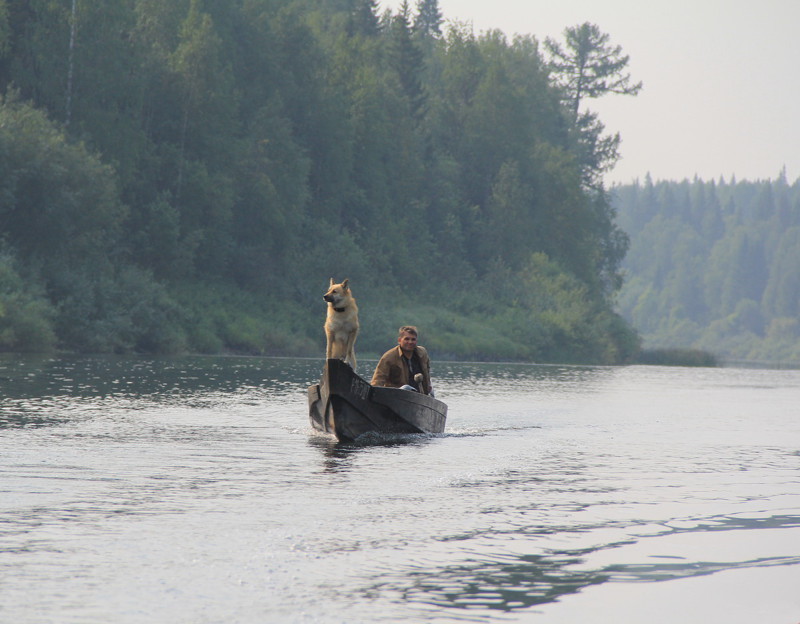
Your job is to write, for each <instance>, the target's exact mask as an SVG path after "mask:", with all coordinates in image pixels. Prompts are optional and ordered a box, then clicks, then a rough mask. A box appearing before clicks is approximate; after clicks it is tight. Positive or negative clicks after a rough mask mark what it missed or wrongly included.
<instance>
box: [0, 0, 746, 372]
mask: <svg viewBox="0 0 800 624" xmlns="http://www.w3.org/2000/svg"><path fill="white" fill-rule="evenodd" d="M564 34H565V39H564V41H563V42H560V41H556V40H550V39H548V40H547V41H545V42H540V41H538V40H537V39H535V38H534V37H532V36H515V37H514V38H512V39H509V38H507V37H506V36H505V35H504V34H502V33H500V32H496V31H490V32H483V33H478V34H476V33H475V32H473V30H472V28H471V27H469V26H467V25H462V24H458V23H452V22H447V21H446V20H445V18H444V16H443V15H442V13H441V11H440V10H439V6H438V3H437V1H436V0H420V2H419V3H418V4H417V5H416V6H415V7H413V8H412V7H409V5H408V4H407V3H406V4H404V5H403V6H402V8H401V9H400V10H399V11H397V12H396V13H391V12H383V13H380V12H379V7H378V5H377V4H376V2H374V1H373V0H170V2H163V1H162V0H94V1H92V2H89V1H88V0H0V93H2V100H0V232H2V236H1V237H0V350H3V351H8V352H26V351H36V352H47V351H55V350H60V351H70V352H84V353H134V352H140V353H164V354H172V353H187V352H191V353H243V354H266V355H300V356H317V355H319V354H320V353H323V352H324V351H323V349H324V335H323V332H322V323H323V320H324V314H325V304H324V302H323V301H322V294H323V293H324V291H325V289H326V288H327V285H328V280H329V278H331V277H334V278H336V279H337V280H341V279H344V278H349V280H350V283H351V285H352V287H353V292H354V295H355V296H356V298H357V299H358V302H359V307H360V309H361V326H362V329H361V334H360V336H359V340H358V343H357V348H358V350H359V351H360V352H363V353H366V354H369V353H373V354H378V353H380V352H382V351H383V350H385V349H386V348H387V347H388V346H391V344H393V343H394V341H395V337H396V328H397V327H398V326H400V325H401V324H406V323H411V324H415V325H417V326H419V327H420V331H421V337H420V338H421V342H422V344H425V345H426V346H428V348H429V349H430V350H431V351H432V353H433V355H434V357H439V358H461V359H465V358H466V359H503V360H519V361H548V362H602V363H619V362H625V361H629V360H630V359H631V358H632V357H634V356H635V354H636V352H637V350H638V348H639V337H638V335H637V333H636V331H634V330H633V329H632V327H631V326H630V324H629V323H628V322H626V321H625V320H624V319H623V318H622V317H621V316H620V315H619V314H618V313H617V312H616V311H615V305H616V298H617V295H618V293H619V289H620V287H621V285H622V272H621V263H622V260H623V258H624V256H625V253H626V251H627V249H628V245H629V240H628V236H627V235H626V234H625V232H624V231H623V230H622V229H621V228H620V227H619V225H618V224H617V220H616V214H615V208H614V206H613V205H612V202H611V196H610V195H609V193H608V191H607V189H606V188H605V186H604V183H603V174H604V173H605V172H607V171H608V170H609V169H610V168H611V167H613V165H614V163H615V162H616V160H617V158H618V151H617V148H618V145H619V141H620V137H619V136H618V135H609V134H606V133H605V128H604V126H603V124H602V122H601V121H600V120H599V119H598V117H597V115H596V114H594V113H592V112H591V110H589V109H588V108H587V107H586V105H585V104H586V102H587V101H588V100H589V99H591V98H595V97H600V96H603V95H606V94H611V93H617V94H632V95H634V94H635V93H636V92H637V91H638V89H639V88H640V87H641V85H640V84H631V83H630V81H629V77H628V76H627V75H626V74H625V66H626V64H627V57H625V56H624V55H623V54H622V52H621V50H620V49H619V48H618V47H614V46H612V45H611V44H610V42H609V40H608V35H606V34H604V33H602V31H600V30H599V28H598V27H597V26H595V25H592V24H588V23H587V24H583V25H580V26H576V27H567V28H565V31H564ZM628 292H630V291H628ZM754 301H757V299H754ZM648 329H649V326H648Z"/></svg>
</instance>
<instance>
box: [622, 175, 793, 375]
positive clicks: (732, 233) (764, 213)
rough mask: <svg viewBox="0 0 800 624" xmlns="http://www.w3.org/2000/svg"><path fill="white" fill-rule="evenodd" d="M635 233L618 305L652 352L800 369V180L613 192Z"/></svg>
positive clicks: (662, 184)
mask: <svg viewBox="0 0 800 624" xmlns="http://www.w3.org/2000/svg"><path fill="white" fill-rule="evenodd" d="M614 196H615V198H616V199H615V204H616V206H617V208H618V210H619V224H620V226H621V227H622V228H623V229H624V230H625V231H626V232H627V233H628V234H629V235H630V238H631V248H630V251H629V253H628V255H627V257H626V259H625V261H624V268H625V272H626V274H627V275H626V279H625V285H624V286H623V288H622V291H621V292H620V295H619V309H620V310H621V312H622V314H623V315H624V316H625V317H626V318H627V319H629V320H630V321H631V322H632V323H633V324H634V325H635V327H636V328H637V329H638V330H639V331H640V332H641V334H642V337H643V339H644V344H645V346H646V347H653V348H659V347H660V348H664V347H676V346H680V347H695V348H699V349H704V350H707V351H711V352H713V353H715V354H717V355H718V356H720V357H723V358H727V359H738V360H751V361H763V362H770V363H776V362H784V363H794V364H797V363H800V180H798V181H796V182H795V183H794V184H793V185H789V183H788V182H787V180H786V175H785V172H784V173H782V174H781V175H780V176H778V178H777V179H776V180H774V181H759V182H736V181H735V180H731V181H729V182H725V180H723V179H721V180H719V181H718V182H713V181H712V182H703V181H701V180H697V179H695V180H694V181H692V182H689V181H688V180H687V181H684V182H680V183H678V182H657V183H654V182H653V181H652V180H650V179H649V178H648V179H647V180H645V182H644V184H640V183H637V184H634V185H629V186H619V187H615V189H614Z"/></svg>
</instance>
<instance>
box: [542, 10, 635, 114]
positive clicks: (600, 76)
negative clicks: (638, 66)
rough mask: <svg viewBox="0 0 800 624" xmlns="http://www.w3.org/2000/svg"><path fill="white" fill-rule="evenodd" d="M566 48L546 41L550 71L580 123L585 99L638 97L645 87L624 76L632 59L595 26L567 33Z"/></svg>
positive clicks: (575, 28)
mask: <svg viewBox="0 0 800 624" xmlns="http://www.w3.org/2000/svg"><path fill="white" fill-rule="evenodd" d="M564 38H565V45H566V48H562V46H561V44H559V43H558V42H557V41H555V40H553V39H550V38H549V37H548V38H547V39H546V40H545V47H546V48H547V51H548V53H549V55H550V68H551V70H552V72H553V73H554V74H555V76H556V79H557V80H558V81H559V84H560V86H561V88H562V89H563V90H564V97H565V99H566V101H567V103H568V105H569V107H570V110H571V111H572V115H573V119H574V120H575V121H577V120H578V109H579V107H580V104H581V100H583V99H584V98H598V97H601V96H603V95H605V94H607V93H618V94H622V95H636V94H637V93H639V91H640V90H641V88H642V83H641V82H637V83H636V84H631V78H630V74H627V73H624V71H625V68H626V67H627V66H628V61H629V59H630V57H629V56H627V55H625V56H623V54H622V48H621V47H620V46H612V45H611V44H610V43H609V35H608V34H606V33H603V32H601V31H600V28H599V27H598V26H596V25H595V24H590V23H589V22H585V23H583V24H581V25H579V26H573V27H571V28H566V29H565V30H564Z"/></svg>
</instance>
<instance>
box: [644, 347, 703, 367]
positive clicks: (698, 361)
mask: <svg viewBox="0 0 800 624" xmlns="http://www.w3.org/2000/svg"><path fill="white" fill-rule="evenodd" d="M636 363H637V364H651V365H656V366H698V367H706V368H708V367H714V366H717V358H716V357H714V355H713V354H711V353H708V352H706V351H701V350H700V349H647V350H644V351H642V352H641V353H640V354H639V356H638V357H637V358H636Z"/></svg>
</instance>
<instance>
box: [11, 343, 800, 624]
mask: <svg viewBox="0 0 800 624" xmlns="http://www.w3.org/2000/svg"><path fill="white" fill-rule="evenodd" d="M360 364H361V367H362V369H361V371H362V372H366V371H367V369H369V368H370V367H372V366H374V362H368V361H364V362H361V363H360ZM320 367H321V363H320V362H319V361H316V360H295V359H267V358H167V359H148V358H90V357H87V358H56V359H53V358H38V359H37V358H21V357H10V356H6V357H4V358H3V359H2V360H0V387H2V389H3V392H2V396H0V588H2V596H3V600H2V602H1V603H0V621H2V622H9V623H11V622H14V623H15V624H16V623H28V622H30V623H39V622H58V623H61V622H67V623H69V622H75V623H81V624H84V623H94V622H97V623H101V622H102V623H106V622H112V621H113V622H120V623H138V622H186V623H203V622H208V623H213V622H220V623H223V622H224V623H231V622H242V623H262V622H281V623H283V622H323V623H328V622H331V623H332V622H375V621H385V622H420V621H426V622H486V621H496V622H547V623H548V624H549V623H550V622H570V623H572V622H615V623H626V622H630V623H639V622H649V623H652V622H665V623H666V622H670V623H673V622H682V623H691V622H697V623H698V624H699V623H701V622H702V623H703V624H706V623H709V622H712V623H713V622H725V624H737V623H741V624H745V623H747V624H750V623H753V622H759V623H761V622H776V623H785V624H797V623H798V622H800V591H798V589H797V588H798V587H800V472H799V469H800V419H798V414H800V411H798V409H799V408H798V405H800V372H798V371H770V370H746V369H682V368H659V367H625V368H606V367H567V366H529V365H501V364H463V363H458V364H451V363H437V362H435V367H434V377H435V382H436V387H437V397H438V398H441V399H442V400H444V401H446V402H447V403H448V405H449V410H450V411H449V417H448V425H447V429H446V433H445V434H443V435H439V436H399V437H389V438H368V439H362V440H359V441H358V442H356V443H354V444H338V443H336V442H335V441H332V440H331V439H329V438H327V437H325V436H322V435H319V434H316V433H314V432H313V431H312V430H311V429H310V426H309V425H308V417H307V411H306V404H305V401H306V398H305V387H306V386H307V385H308V384H309V383H312V382H314V381H316V379H317V378H318V376H319V371H320Z"/></svg>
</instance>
